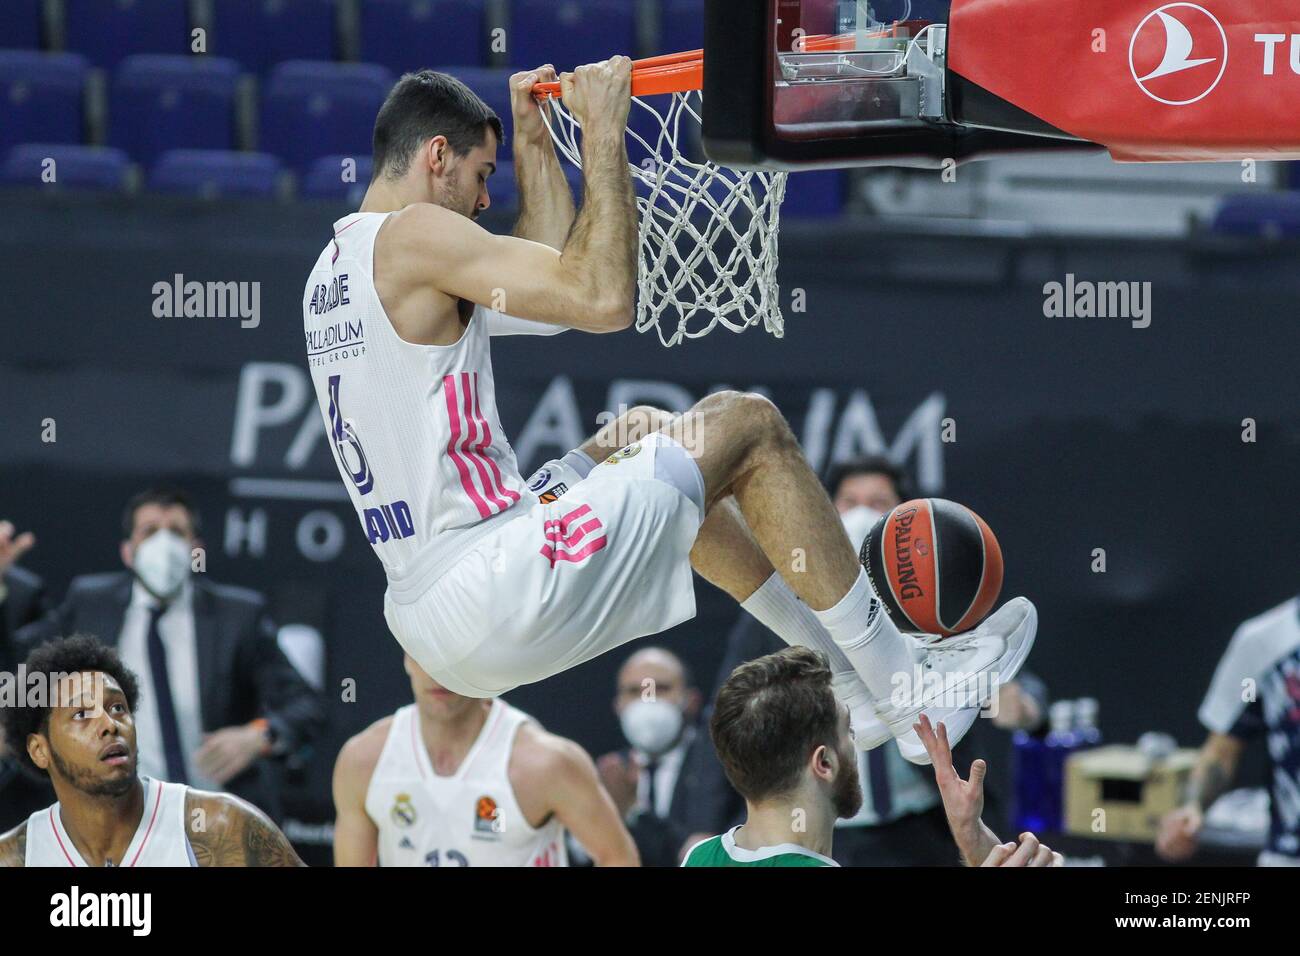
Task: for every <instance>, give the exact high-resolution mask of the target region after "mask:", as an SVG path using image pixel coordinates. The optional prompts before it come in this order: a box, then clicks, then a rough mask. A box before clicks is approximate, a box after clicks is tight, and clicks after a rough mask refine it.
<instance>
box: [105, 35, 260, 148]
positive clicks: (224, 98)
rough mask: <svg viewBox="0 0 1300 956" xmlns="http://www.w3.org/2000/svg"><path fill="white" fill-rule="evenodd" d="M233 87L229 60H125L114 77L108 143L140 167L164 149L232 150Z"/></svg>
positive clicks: (235, 73) (235, 74)
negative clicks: (122, 150)
mask: <svg viewBox="0 0 1300 956" xmlns="http://www.w3.org/2000/svg"><path fill="white" fill-rule="evenodd" d="M238 84H239V64H237V63H235V61H234V60H226V59H221V58H219V57H210V56H166V55H160V54H143V55H140V56H133V57H129V58H128V59H126V60H124V61H123V62H122V65H121V66H119V67H118V68H117V72H116V74H115V75H114V77H113V91H112V96H111V99H110V103H109V142H110V143H111V144H112V145H113V146H116V147H118V148H119V149H124V150H126V151H127V152H128V153H129V154H130V155H131V157H132V158H133V159H136V160H138V161H140V162H142V163H144V164H145V165H152V163H153V161H154V160H155V159H157V158H158V156H159V154H161V153H163V152H165V151H166V150H169V149H233V148H234V146H235V91H236V87H237V86H238Z"/></svg>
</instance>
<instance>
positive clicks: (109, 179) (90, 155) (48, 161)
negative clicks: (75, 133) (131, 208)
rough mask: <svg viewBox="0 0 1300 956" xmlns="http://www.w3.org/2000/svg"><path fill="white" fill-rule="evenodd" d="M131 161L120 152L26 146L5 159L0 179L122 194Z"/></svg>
mask: <svg viewBox="0 0 1300 956" xmlns="http://www.w3.org/2000/svg"><path fill="white" fill-rule="evenodd" d="M130 175H131V160H130V159H129V158H128V157H127V155H126V153H124V152H122V151H121V150H120V149H109V148H105V147H101V146H69V145H68V144H66V143H28V144H26V145H23V146H15V147H14V148H13V149H11V150H10V151H9V155H8V156H7V157H6V158H5V162H4V168H3V170H2V171H0V179H2V180H3V181H4V182H5V184H7V185H10V186H31V187H34V186H40V187H41V188H42V189H53V190H55V191H60V192H61V191H63V190H67V189H73V190H96V191H102V192H124V191H126V189H127V188H128V185H129V181H130Z"/></svg>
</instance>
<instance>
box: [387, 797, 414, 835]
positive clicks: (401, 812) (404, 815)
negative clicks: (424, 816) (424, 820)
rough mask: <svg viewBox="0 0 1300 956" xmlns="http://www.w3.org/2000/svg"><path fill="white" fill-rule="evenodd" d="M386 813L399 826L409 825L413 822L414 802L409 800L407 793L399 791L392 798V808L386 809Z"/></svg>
mask: <svg viewBox="0 0 1300 956" xmlns="http://www.w3.org/2000/svg"><path fill="white" fill-rule="evenodd" d="M388 815H389V816H390V817H392V818H393V822H394V823H396V824H397V825H398V826H399V827H409V826H412V825H413V824H414V823H415V819H416V813H415V804H413V803H412V802H411V795H410V794H409V793H399V794H398V795H397V797H396V799H394V800H393V809H391V810H389V811H388Z"/></svg>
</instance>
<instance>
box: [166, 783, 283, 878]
mask: <svg viewBox="0 0 1300 956" xmlns="http://www.w3.org/2000/svg"><path fill="white" fill-rule="evenodd" d="M185 819H186V829H187V830H188V833H189V838H190V847H191V848H192V849H193V850H194V858H195V859H196V860H197V861H198V864H199V866H306V864H305V863H303V862H302V860H301V859H299V857H298V854H297V853H296V852H295V851H294V848H293V846H292V845H290V843H289V840H288V838H287V837H286V836H285V835H284V834H283V833H281V832H280V828H279V827H277V826H276V825H275V824H274V823H272V822H271V820H270V818H269V817H267V815H266V814H265V813H263V812H262V811H261V810H259V809H257V807H255V806H253V805H252V804H251V803H247V802H245V801H244V800H241V799H239V798H238V797H235V796H232V795H230V794H228V793H205V792H203V791H201V790H191V791H189V792H188V793H187V794H186V796H185Z"/></svg>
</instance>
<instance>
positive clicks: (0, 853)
mask: <svg viewBox="0 0 1300 956" xmlns="http://www.w3.org/2000/svg"><path fill="white" fill-rule="evenodd" d="M26 865H27V821H26V820H24V821H23V822H22V823H20V824H18V826H16V827H14V828H13V829H12V830H10V831H9V832H8V833H6V834H5V835H4V836H0V867H14V866H26Z"/></svg>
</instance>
